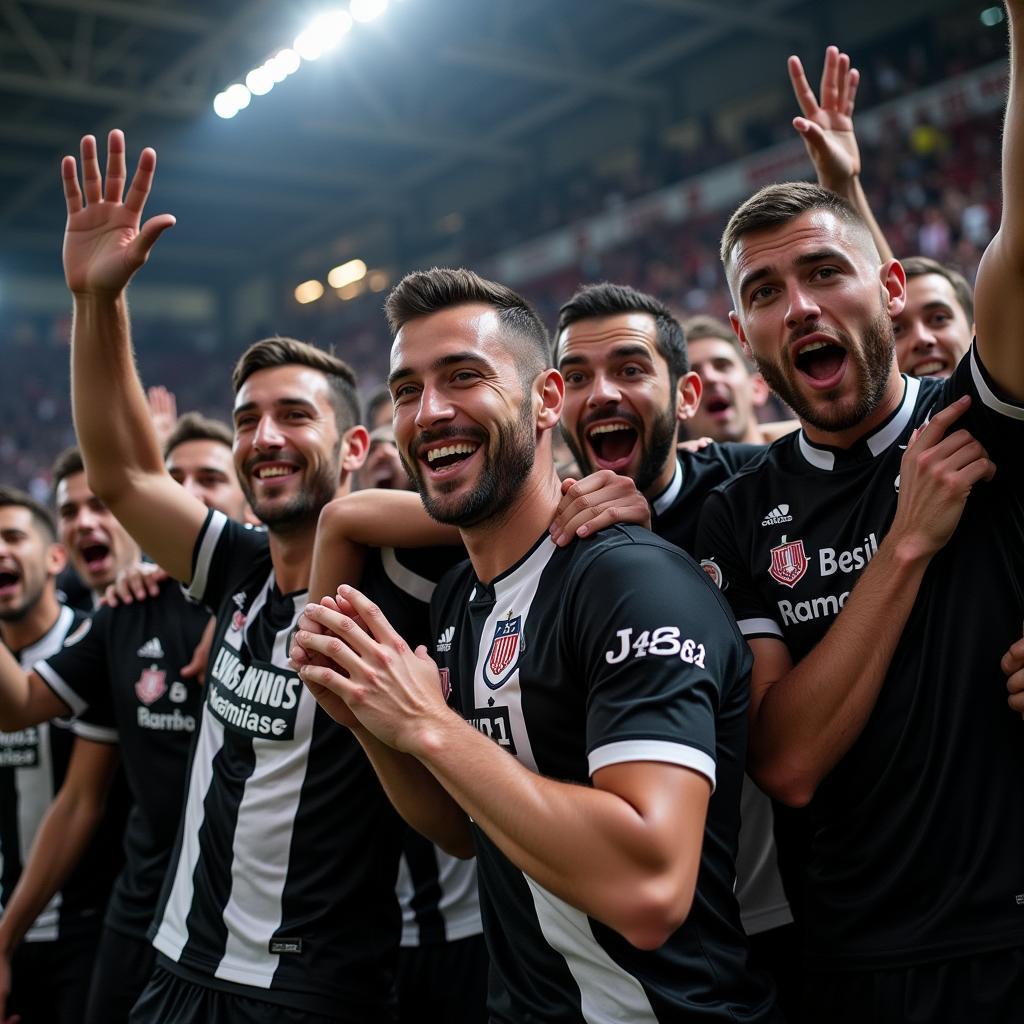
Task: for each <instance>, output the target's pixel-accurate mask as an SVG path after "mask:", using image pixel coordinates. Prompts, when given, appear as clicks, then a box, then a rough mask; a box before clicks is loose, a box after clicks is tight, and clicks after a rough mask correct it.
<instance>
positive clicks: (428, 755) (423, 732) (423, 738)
mask: <svg viewBox="0 0 1024 1024" xmlns="http://www.w3.org/2000/svg"><path fill="white" fill-rule="evenodd" d="M465 725H466V723H465V721H463V719H462V717H461V716H460V715H458V714H456V713H455V712H454V711H452V709H451V708H449V707H448V706H447V705H441V707H439V708H438V709H437V711H436V713H432V714H431V715H429V716H426V717H420V718H418V719H417V721H416V723H415V725H414V727H413V728H412V729H411V730H410V733H409V736H408V742H407V743H406V744H403V748H404V750H405V752H406V753H408V754H411V755H412V756H413V757H415V758H416V759H417V760H419V761H422V762H423V763H424V764H433V763H437V761H438V760H439V759H440V758H441V757H442V756H443V755H444V752H445V751H446V750H449V749H451V747H452V744H453V743H454V742H456V741H457V739H458V731H459V730H460V729H461V728H464V727H465Z"/></svg>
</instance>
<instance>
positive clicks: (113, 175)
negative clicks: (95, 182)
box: [103, 128, 128, 203]
mask: <svg viewBox="0 0 1024 1024" xmlns="http://www.w3.org/2000/svg"><path fill="white" fill-rule="evenodd" d="M127 177H128V172H127V171H126V170H125V166H124V132H122V131H121V130H120V129H119V128H114V129H112V130H111V132H110V134H109V135H108V136H107V183H106V187H105V188H104V191H103V198H104V199H106V201H107V202H108V203H119V202H121V196H122V194H123V193H124V183H125V179H126V178H127Z"/></svg>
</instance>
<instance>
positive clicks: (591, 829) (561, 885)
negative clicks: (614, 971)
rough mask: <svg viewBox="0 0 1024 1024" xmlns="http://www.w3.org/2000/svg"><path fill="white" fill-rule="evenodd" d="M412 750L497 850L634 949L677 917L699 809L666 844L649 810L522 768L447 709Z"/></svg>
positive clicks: (687, 892)
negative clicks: (447, 717)
mask: <svg viewBox="0 0 1024 1024" xmlns="http://www.w3.org/2000/svg"><path fill="white" fill-rule="evenodd" d="M418 752H419V756H421V758H422V760H423V762H424V764H426V766H427V767H428V768H429V769H430V771H431V773H432V774H433V775H434V776H435V777H436V778H437V780H438V781H439V782H440V783H441V784H442V785H443V786H444V787H445V789H446V790H447V791H448V792H449V793H451V795H452V796H453V797H454V799H455V800H456V801H457V802H458V803H459V805H460V806H461V807H462V808H463V809H464V810H465V811H466V812H467V813H468V815H469V816H470V817H471V818H472V819H473V821H474V822H475V823H476V824H477V825H478V826H479V827H480V828H481V829H482V830H483V831H484V832H485V833H486V834H487V836H488V837H489V838H490V839H491V840H492V841H493V842H494V843H495V844H496V845H497V846H498V847H499V848H500V849H501V851H502V852H503V853H504V854H505V856H506V857H508V858H509V860H510V861H512V863H513V864H515V865H516V866H517V867H518V868H520V869H521V870H522V871H524V872H525V873H526V874H527V875H529V876H530V878H532V879H533V880H535V881H536V882H537V883H539V884H540V885H541V886H543V887H544V888H545V889H547V890H548V891H550V892H552V893H553V894H554V895H556V896H558V897H559V898H561V899H563V900H565V901H566V902H567V903H569V904H570V905H572V906H574V907H576V908H578V909H580V910H582V911H583V912H584V913H586V914H588V915H590V916H592V917H595V918H597V919H598V920H600V921H603V922H604V923H605V924H607V925H608V926H609V927H611V928H614V929H615V930H616V931H618V932H619V933H620V934H622V935H623V936H625V937H626V938H627V939H628V940H629V941H630V942H633V943H634V944H635V945H638V946H641V947H644V948H653V947H655V946H657V945H660V944H661V942H663V941H664V940H665V939H666V938H667V936H668V935H669V934H671V932H672V931H674V930H675V928H676V927H678V925H679V923H681V921H682V920H683V919H685V917H686V914H687V913H688V911H689V905H690V902H691V900H692V897H693V887H694V884H695V881H696V874H697V867H698V862H699V856H700V837H701V836H702V835H703V823H704V822H703V814H699V815H698V814H696V813H695V815H694V818H695V820H694V822H693V828H692V830H690V829H688V830H687V831H688V832H690V831H692V832H693V835H690V836H680V835H678V834H674V835H673V836H672V839H671V841H670V842H667V841H666V838H667V837H666V836H665V835H659V830H658V821H657V818H658V817H659V816H658V815H657V814H652V815H650V819H652V820H648V819H645V817H644V815H643V814H642V813H641V811H640V810H639V809H638V807H637V806H634V805H633V804H632V803H630V802H629V801H627V800H626V799H624V798H623V797H621V796H619V795H617V794H616V793H612V792H607V791H604V790H602V789H600V788H596V787H595V788H592V787H590V786H583V785H575V784H571V783H566V782H559V781H556V780H554V779H550V778H546V777H544V776H541V775H539V774H537V773H535V772H532V771H530V770H529V769H528V768H526V767H524V766H523V765H522V764H520V762H519V761H518V760H517V759H516V758H514V757H512V756H511V755H509V754H508V753H507V752H506V751H504V750H502V749H501V748H500V747H498V746H497V744H495V743H494V742H493V740H491V739H489V738H487V737H485V736H484V735H482V734H481V733H480V732H478V731H477V730H476V729H474V728H473V727H472V726H470V725H468V724H467V723H465V722H463V721H462V720H461V719H458V718H457V717H456V716H454V715H453V716H452V718H451V719H450V720H446V721H445V723H444V724H443V725H442V726H441V727H440V728H438V729H436V730H433V731H432V732H431V733H430V734H429V735H428V736H427V737H426V738H425V739H424V743H423V745H422V747H421V748H418ZM679 771H680V772H682V771H684V770H683V769H679ZM697 784H698V785H707V784H706V783H705V781H704V780H702V779H698V780H697ZM709 789H710V787H708V791H709ZM705 810H706V808H705ZM697 817H699V818H700V820H699V821H697V820H696V818H697ZM694 837H696V842H694V843H688V841H687V840H688V838H690V839H692V838H694ZM681 851H685V853H683V854H681Z"/></svg>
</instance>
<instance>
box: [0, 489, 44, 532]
mask: <svg viewBox="0 0 1024 1024" xmlns="http://www.w3.org/2000/svg"><path fill="white" fill-rule="evenodd" d="M11 507H14V508H27V509H28V510H29V512H30V513H31V514H32V521H33V522H34V523H35V524H36V526H37V527H38V528H39V532H40V533H41V534H42V535H43V536H44V537H45V538H46V541H47V543H49V544H54V543H56V541H57V523H56V522H55V520H54V518H53V513H52V512H51V511H50V510H49V509H48V508H47V507H46V506H45V505H44V504H42V503H41V502H38V501H36V499H35V498H33V497H32V495H31V494H28V493H27V492H25V491H19V490H18V489H17V488H16V487H2V486H0V508H11Z"/></svg>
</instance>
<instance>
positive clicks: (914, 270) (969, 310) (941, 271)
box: [900, 256, 974, 326]
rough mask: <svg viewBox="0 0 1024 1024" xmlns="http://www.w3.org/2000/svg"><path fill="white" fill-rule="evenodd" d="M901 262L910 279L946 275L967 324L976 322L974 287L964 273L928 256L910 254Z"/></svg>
mask: <svg viewBox="0 0 1024 1024" xmlns="http://www.w3.org/2000/svg"><path fill="white" fill-rule="evenodd" d="M900 263H901V264H902V266H903V270H904V272H905V273H906V275H907V280H908V281H909V280H910V279H911V278H914V277H924V276H925V275H926V274H938V275H939V277H944V278H945V279H946V280H947V281H948V282H949V284H950V287H951V288H952V289H953V294H954V295H955V296H956V301H957V302H958V303H959V304H960V308H961V309H962V310H963V311H964V316H965V317H967V325H968V326H970V325H971V324H973V323H974V289H973V288H972V287H971V286H970V284H968V282H967V278H966V277H964V275H963V274H961V273H960V272H959V271H958V270H954V269H953V268H952V267H949V266H947V265H946V264H945V263H939V261H938V260H933V259H929V258H928V257H927V256H908V257H907V258H906V259H905V260H900Z"/></svg>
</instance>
